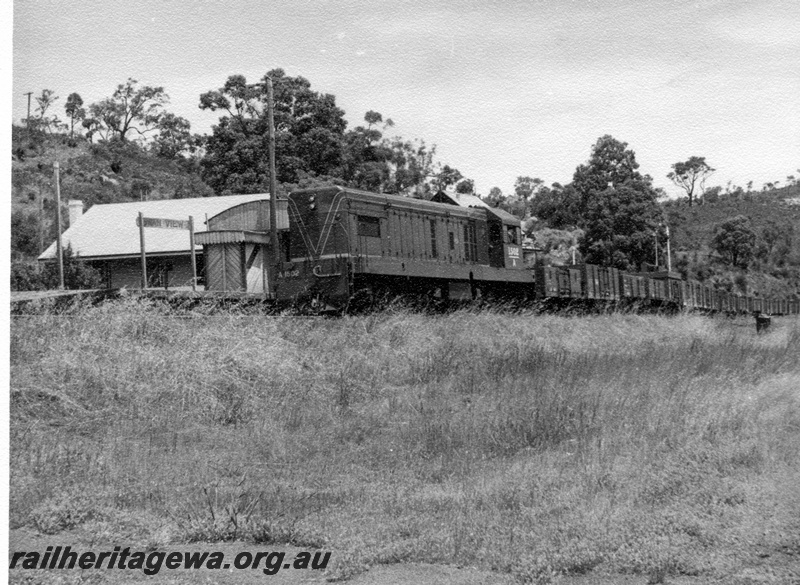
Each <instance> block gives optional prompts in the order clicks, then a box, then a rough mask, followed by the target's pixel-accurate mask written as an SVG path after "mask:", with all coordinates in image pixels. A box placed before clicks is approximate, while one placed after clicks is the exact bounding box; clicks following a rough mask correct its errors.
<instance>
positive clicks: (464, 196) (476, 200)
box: [431, 191, 521, 225]
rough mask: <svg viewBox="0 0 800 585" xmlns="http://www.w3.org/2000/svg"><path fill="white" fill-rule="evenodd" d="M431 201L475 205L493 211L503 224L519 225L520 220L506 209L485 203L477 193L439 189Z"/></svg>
mask: <svg viewBox="0 0 800 585" xmlns="http://www.w3.org/2000/svg"><path fill="white" fill-rule="evenodd" d="M431 201H437V202H439V203H449V204H452V205H458V206H459V207H476V208H479V209H488V210H489V212H490V213H493V214H494V215H495V216H496V217H498V218H500V220H501V221H502V222H503V223H505V224H510V225H520V223H521V222H520V220H519V219H518V218H517V217H514V216H513V215H511V214H510V213H508V212H507V211H504V210H502V209H500V208H499V207H492V206H491V205H489V204H488V203H486V202H485V201H484V200H483V199H481V198H480V197H478V196H477V195H469V194H468V193H454V192H453V193H451V192H448V191H439V192H438V193H436V195H434V196H433V199H431Z"/></svg>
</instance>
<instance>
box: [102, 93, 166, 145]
mask: <svg viewBox="0 0 800 585" xmlns="http://www.w3.org/2000/svg"><path fill="white" fill-rule="evenodd" d="M138 84H139V82H138V81H136V80H135V79H133V78H128V81H126V82H125V83H122V84H120V85H118V86H117V89H116V90H115V91H114V93H113V94H112V96H111V97H110V98H106V99H104V100H102V101H100V102H98V103H95V104H92V105H90V106H89V111H90V112H91V114H92V119H93V121H94V123H95V124H97V125H102V126H104V127H105V129H106V130H107V133H108V135H109V136H115V137H116V138H118V139H119V140H120V141H122V142H125V141H126V140H127V137H128V133H129V132H131V131H133V132H136V133H138V134H139V135H140V136H144V135H145V134H146V133H148V132H153V131H155V130H156V128H157V127H158V123H159V121H160V120H161V118H162V116H163V115H164V106H165V105H166V104H167V103H169V96H168V95H167V94H166V93H165V92H164V88H163V87H151V86H149V85H144V86H141V87H139V85H138Z"/></svg>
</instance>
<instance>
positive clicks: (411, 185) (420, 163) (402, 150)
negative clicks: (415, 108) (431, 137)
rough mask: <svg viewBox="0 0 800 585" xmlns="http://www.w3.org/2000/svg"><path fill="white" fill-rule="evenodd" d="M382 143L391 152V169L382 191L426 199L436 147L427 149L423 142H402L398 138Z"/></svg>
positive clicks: (433, 174)
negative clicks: (387, 181)
mask: <svg viewBox="0 0 800 585" xmlns="http://www.w3.org/2000/svg"><path fill="white" fill-rule="evenodd" d="M384 142H385V144H386V145H387V146H388V148H389V149H390V150H391V152H392V157H391V162H390V166H391V167H392V169H393V172H392V173H391V174H390V180H389V183H388V184H387V185H386V186H385V187H384V191H385V192H386V193H397V194H399V195H410V196H411V197H416V198H418V199H422V198H427V196H428V195H429V194H430V191H431V189H430V185H429V183H428V181H429V179H431V178H432V177H434V176H435V163H434V156H435V155H436V145H433V146H430V147H428V145H426V144H425V141H424V140H413V141H410V140H403V138H401V137H399V136H397V137H394V138H392V139H390V140H384Z"/></svg>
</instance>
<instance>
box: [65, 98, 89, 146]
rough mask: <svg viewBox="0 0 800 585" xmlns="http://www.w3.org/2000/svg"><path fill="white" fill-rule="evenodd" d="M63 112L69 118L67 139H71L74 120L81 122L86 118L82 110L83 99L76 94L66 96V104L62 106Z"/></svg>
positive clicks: (84, 111)
mask: <svg viewBox="0 0 800 585" xmlns="http://www.w3.org/2000/svg"><path fill="white" fill-rule="evenodd" d="M64 110H66V112H67V116H69V137H70V138H72V136H73V134H74V129H75V120H78V121H80V120H83V119H84V118H85V117H86V110H85V109H84V108H83V98H81V96H80V95H79V94H77V93H71V94H69V96H67V103H66V104H64Z"/></svg>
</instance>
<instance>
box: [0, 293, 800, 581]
mask: <svg viewBox="0 0 800 585" xmlns="http://www.w3.org/2000/svg"><path fill="white" fill-rule="evenodd" d="M776 325H777V326H776ZM773 328H774V331H772V332H771V333H770V334H768V335H765V336H760V337H756V336H755V334H754V331H753V329H754V327H752V324H751V323H750V322H749V321H746V322H744V321H725V320H722V319H717V320H710V319H706V318H702V317H695V316H680V317H675V318H663V317H656V316H636V315H608V316H595V317H584V318H564V317H556V316H524V315H523V316H520V315H517V316H512V315H502V314H492V313H478V314H471V313H459V314H454V315H448V316H443V317H430V316H422V315H416V314H405V313H400V314H384V315H379V316H362V317H355V318H345V319H340V320H309V319H299V318H291V317H278V318H270V317H263V316H252V315H250V316H248V315H207V316H202V315H197V314H194V315H191V314H190V315H184V316H177V315H175V314H171V313H169V312H167V311H165V310H164V309H162V308H160V307H158V306H155V305H149V304H146V303H142V302H138V301H133V300H124V301H118V302H114V303H109V304H106V305H104V306H101V307H97V308H86V309H79V310H76V311H74V312H73V313H72V314H70V315H60V316H59V315H41V316H34V317H25V318H22V317H21V318H17V319H15V321H14V323H13V325H12V330H11V388H12V400H11V404H12V424H11V447H12V453H11V462H12V463H11V496H10V497H11V508H10V512H11V520H12V527H13V526H15V525H16V526H20V525H33V526H36V527H38V528H39V529H40V530H41V531H43V532H49V533H52V532H58V531H61V530H65V529H68V528H71V527H74V526H87V527H90V528H91V529H92V530H96V531H98V532H99V533H100V534H105V535H107V537H108V538H109V539H116V542H117V543H119V541H120V539H127V540H126V542H128V543H131V544H135V543H144V544H146V545H148V546H159V545H163V544H166V543H169V542H187V541H193V540H226V539H245V540H252V541H256V542H262V543H269V542H290V543H295V544H299V545H302V546H324V547H330V548H333V549H334V550H335V551H337V553H336V554H335V555H334V562H335V564H336V567H335V568H334V569H333V571H332V572H331V574H330V577H331V578H346V577H347V576H348V575H351V574H353V573H356V572H358V571H360V570H363V568H364V567H366V566H368V565H369V564H374V563H392V562H401V561H405V560H415V561H429V562H434V563H458V564H466V565H474V566H479V567H483V568H492V569H495V570H498V571H503V572H510V573H512V574H514V575H516V576H517V577H518V578H519V579H520V580H521V581H524V582H531V581H532V582H539V583H544V582H548V581H549V580H550V579H551V578H552V577H553V576H555V575H558V574H575V573H585V572H588V571H593V570H594V571H610V572H632V573H636V574H646V575H648V577H649V579H650V581H651V582H654V583H655V582H660V581H662V580H663V579H665V578H666V577H668V576H669V575H675V574H684V575H692V574H699V575H707V576H711V577H714V578H726V577H734V576H736V575H737V574H739V572H741V571H742V570H743V567H744V565H745V564H746V560H745V557H746V555H744V553H743V551H746V550H751V549H752V547H760V546H763V547H770V546H774V547H780V546H786V545H787V542H789V541H787V539H789V540H791V538H792V537H791V536H787V535H791V534H793V533H800V526H798V525H797V524H798V523H797V521H796V519H797V518H800V502H799V501H798V498H795V497H794V496H793V495H792V494H793V493H794V489H795V488H794V486H796V485H800V464H799V463H798V461H800V392H798V389H799V388H800V324H798V322H797V321H796V320H790V319H788V318H785V319H782V320H779V321H778V322H777V324H774V325H773ZM792 522H794V524H792ZM793 531H794V532H793ZM790 544H791V543H790ZM795 544H796V545H797V546H798V547H800V543H795ZM743 555H744V556H743Z"/></svg>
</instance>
